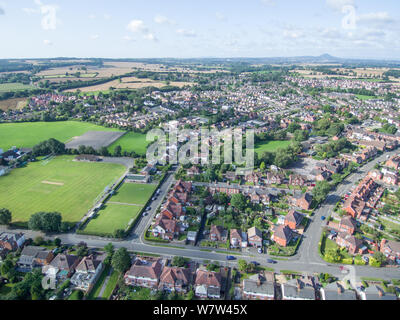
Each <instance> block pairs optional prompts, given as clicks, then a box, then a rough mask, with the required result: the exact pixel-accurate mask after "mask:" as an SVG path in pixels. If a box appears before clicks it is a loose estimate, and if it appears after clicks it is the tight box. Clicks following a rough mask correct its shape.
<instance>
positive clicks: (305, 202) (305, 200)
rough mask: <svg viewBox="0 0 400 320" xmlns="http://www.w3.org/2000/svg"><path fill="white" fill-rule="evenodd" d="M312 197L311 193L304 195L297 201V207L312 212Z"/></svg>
mask: <svg viewBox="0 0 400 320" xmlns="http://www.w3.org/2000/svg"><path fill="white" fill-rule="evenodd" d="M311 202H312V196H311V194H309V193H307V192H306V193H304V194H303V195H302V196H301V197H300V198H299V199H297V200H296V206H298V207H299V208H301V209H303V210H310V207H311Z"/></svg>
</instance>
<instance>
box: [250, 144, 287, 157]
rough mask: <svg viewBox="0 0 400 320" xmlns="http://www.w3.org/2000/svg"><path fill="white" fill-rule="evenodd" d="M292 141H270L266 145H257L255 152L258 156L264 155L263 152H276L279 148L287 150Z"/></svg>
mask: <svg viewBox="0 0 400 320" xmlns="http://www.w3.org/2000/svg"><path fill="white" fill-rule="evenodd" d="M290 143H291V142H290V141H268V142H266V143H259V144H257V145H256V149H255V151H256V152H257V154H258V155H262V154H263V152H275V151H276V150H278V149H279V148H286V147H288V146H290Z"/></svg>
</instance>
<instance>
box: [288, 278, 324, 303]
mask: <svg viewBox="0 0 400 320" xmlns="http://www.w3.org/2000/svg"><path fill="white" fill-rule="evenodd" d="M281 291H282V300H316V292H315V288H314V283H313V282H312V280H309V279H308V278H307V279H303V280H302V279H291V280H289V281H288V282H286V283H285V284H283V283H282V284H281Z"/></svg>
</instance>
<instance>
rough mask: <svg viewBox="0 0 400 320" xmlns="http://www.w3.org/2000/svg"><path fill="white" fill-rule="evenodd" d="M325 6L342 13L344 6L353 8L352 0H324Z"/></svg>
mask: <svg viewBox="0 0 400 320" xmlns="http://www.w3.org/2000/svg"><path fill="white" fill-rule="evenodd" d="M326 4H327V5H328V6H329V7H330V8H332V9H333V10H337V11H342V9H343V7H345V6H354V0H326Z"/></svg>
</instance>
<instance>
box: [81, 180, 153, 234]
mask: <svg viewBox="0 0 400 320" xmlns="http://www.w3.org/2000/svg"><path fill="white" fill-rule="evenodd" d="M155 188H156V185H153V184H136V183H124V184H123V185H122V186H121V188H120V189H119V190H118V191H117V193H116V194H115V195H113V196H112V197H111V198H110V199H109V200H108V202H107V203H106V204H105V207H104V208H103V209H102V210H100V211H99V212H98V216H97V217H96V218H94V219H92V220H90V221H89V223H88V225H87V226H86V228H85V229H84V233H88V234H98V235H104V234H109V235H112V234H113V233H114V232H115V231H116V230H118V229H122V230H125V229H126V227H127V226H128V224H129V222H130V221H131V220H132V219H133V220H135V219H136V218H137V216H138V215H139V213H140V212H141V210H142V208H143V206H144V205H145V204H146V202H147V201H148V200H149V198H150V197H151V195H152V194H153V192H154V190H155Z"/></svg>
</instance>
